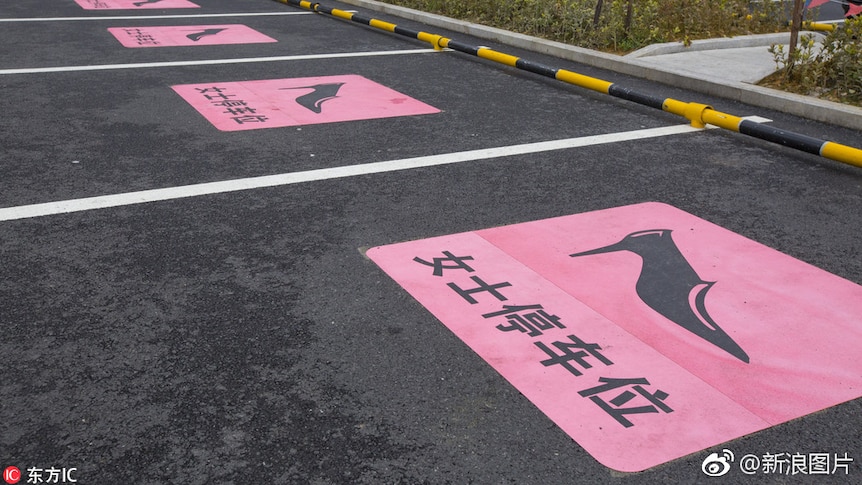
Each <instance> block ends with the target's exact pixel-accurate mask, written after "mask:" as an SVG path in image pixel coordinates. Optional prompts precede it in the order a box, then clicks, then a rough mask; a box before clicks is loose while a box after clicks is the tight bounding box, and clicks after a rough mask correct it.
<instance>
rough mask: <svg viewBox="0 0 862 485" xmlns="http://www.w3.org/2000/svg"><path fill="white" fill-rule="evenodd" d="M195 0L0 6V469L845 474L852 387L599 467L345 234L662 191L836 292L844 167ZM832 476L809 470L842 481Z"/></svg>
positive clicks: (298, 21) (380, 233)
mask: <svg viewBox="0 0 862 485" xmlns="http://www.w3.org/2000/svg"><path fill="white" fill-rule="evenodd" d="M93 1H95V0H93ZM97 3H98V2H97ZM194 3H196V4H198V5H199V7H200V8H182V9H170V8H165V7H164V6H162V7H161V8H132V9H127V10H87V9H83V8H82V7H81V6H80V5H78V4H77V3H76V2H74V1H72V0H61V1H56V0H39V1H31V2H26V3H9V4H3V6H2V7H0V42H2V43H3V45H5V46H6V48H4V49H2V50H0V89H2V91H3V92H4V94H5V95H6V96H5V98H6V103H5V104H4V114H3V117H2V118H0V146H2V150H0V249H2V254H3V257H2V261H0V275H2V278H0V324H2V328H3V331H4V338H3V339H0V355H2V357H0V366H2V369H3V370H2V374H0V375H2V377H3V379H2V384H0V389H2V391H0V399H2V402H3V406H2V410H0V421H2V423H3V424H2V428H0V429H2V430H3V431H2V433H0V467H3V468H5V467H7V466H17V467H18V468H20V469H21V471H22V473H23V474H24V475H23V476H24V478H25V479H26V478H27V477H28V475H27V474H28V473H30V472H28V469H31V468H39V469H42V470H47V469H49V468H52V467H53V468H59V469H67V470H69V469H72V468H74V469H75V471H74V477H75V478H76V479H77V480H78V483H570V482H577V483H580V482H581V481H583V482H594V483H595V482H624V483H645V482H649V483H659V482H667V481H676V482H680V483H688V482H696V481H699V480H701V479H703V477H704V474H703V473H704V472H703V471H702V469H701V465H702V463H703V461H704V459H705V458H706V457H707V455H708V452H712V451H721V450H723V449H725V448H728V449H732V450H733V451H734V452H735V453H736V454H737V455H739V456H742V455H746V454H752V455H755V456H760V457H762V456H765V455H767V454H777V453H787V454H805V455H806V456H808V455H810V454H824V455H827V456H830V457H831V460H832V463H833V464H836V463H839V462H838V461H836V460H838V458H836V457H841V456H847V457H850V458H852V459H853V461H852V464H851V465H849V468H848V469H849V472H850V473H853V474H859V473H862V470H860V469H859V466H858V465H859V463H860V460H862V446H860V436H859V431H858V430H859V424H860V418H859V416H860V409H859V407H860V400H858V399H856V400H851V401H849V402H846V403H843V404H840V405H838V406H835V407H830V408H828V409H826V410H823V411H821V412H818V413H816V414H811V415H808V416H805V417H803V418H801V419H797V420H793V421H790V422H786V423H783V424H780V425H778V426H775V427H770V428H768V429H765V430H763V431H759V432H757V433H755V434H751V435H748V436H745V437H742V438H739V439H735V440H733V441H731V442H730V443H726V444H721V443H718V444H716V446H715V447H713V448H711V449H709V450H706V451H703V452H700V453H695V454H692V455H688V456H685V457H682V458H678V459H675V460H672V461H670V462H669V463H666V464H662V465H660V466H657V467H651V468H650V469H648V470H647V471H644V472H641V473H635V474H622V473H618V472H616V471H612V470H611V469H609V468H607V467H605V466H603V465H602V464H600V463H599V462H598V461H596V460H595V459H594V458H593V457H592V456H591V454H590V453H589V452H588V451H585V449H584V448H582V447H581V446H579V445H578V443H576V442H575V441H573V440H572V437H571V436H570V435H568V434H567V433H566V432H564V431H563V430H562V429H561V428H559V427H558V426H557V425H556V424H554V422H552V421H551V419H549V418H548V417H546V415H545V414H544V413H543V412H542V411H540V410H539V409H538V408H537V407H535V406H534V405H533V404H532V403H531V402H530V401H529V400H528V399H527V398H526V397H525V396H524V395H522V394H521V393H520V392H519V390H518V389H516V387H513V385H511V384H510V383H509V381H507V380H506V379H504V378H503V377H501V376H500V375H499V374H498V373H497V371H495V369H494V367H493V364H491V365H489V363H486V362H485V360H483V358H482V357H481V356H479V355H477V354H476V353H474V352H473V351H472V350H471V349H470V348H469V347H468V346H466V345H465V344H464V343H463V342H462V341H461V340H460V339H459V338H458V337H457V336H456V335H454V334H453V333H451V332H450V331H449V330H448V329H447V328H446V327H445V326H444V325H442V324H441V323H440V322H439V321H438V320H437V319H436V318H435V316H434V315H432V314H431V313H429V311H428V310H426V309H425V308H424V307H423V306H422V305H420V304H419V303H417V302H416V301H415V300H413V299H412V298H411V296H410V295H409V294H407V293H406V292H405V291H404V290H403V289H402V288H401V287H400V286H399V284H398V283H396V281H394V280H393V279H390V278H389V276H387V274H386V273H384V272H383V271H382V270H381V269H380V268H379V267H378V266H377V265H376V264H375V263H374V262H372V261H371V260H370V259H368V258H367V257H366V255H365V251H366V250H367V249H368V248H370V247H373V246H385V245H389V244H392V243H398V242H402V241H414V240H419V239H423V238H429V237H433V236H442V235H448V234H455V233H463V232H469V231H477V230H481V229H487V228H494V227H499V226H504V225H509V224H519V223H525V222H529V221H537V220H542V219H547V218H551V217H558V216H567V215H572V214H580V213H585V212H589V211H596V210H603V209H609V208H615V207H620V206H626V205H629V204H639V203H644V202H661V203H663V204H667V205H671V206H673V207H676V208H679V209H682V210H683V211H686V212H688V213H690V214H693V215H694V216H696V217H698V218H701V219H704V220H707V221H710V222H711V223H714V224H716V225H718V226H721V227H722V228H725V229H727V230H729V231H732V232H734V233H737V234H740V235H742V236H744V237H746V238H749V239H751V240H753V241H756V242H757V243H760V244H763V245H765V246H768V247H770V248H773V249H775V250H777V251H780V252H781V253H784V254H787V255H789V256H791V257H793V258H796V259H799V260H801V261H803V262H805V263H808V264H811V265H813V266H815V267H817V268H820V269H821V270H824V271H826V272H829V273H832V274H834V275H837V276H839V277H841V278H843V279H845V280H846V281H847V284H849V285H856V284H858V283H860V282H862V260H860V258H859V254H860V243H859V240H858V230H857V228H858V227H860V224H862V216H860V213H859V211H857V210H855V209H854V208H855V207H858V205H859V203H860V201H862V178H860V172H859V170H858V169H855V168H852V167H848V166H844V165H840V164H837V163H832V162H829V161H826V160H824V159H820V158H817V157H814V156H810V155H806V154H803V153H799V152H797V151H794V150H790V149H786V148H783V147H780V146H777V145H774V144H768V143H765V142H760V141H756V140H751V139H746V138H745V137H742V136H741V135H736V134H732V133H728V132H722V131H721V130H716V129H710V130H696V129H693V128H691V127H689V126H686V123H685V121H684V120H682V119H680V118H677V117H674V116H672V115H669V114H666V113H663V112H661V111H655V110H650V109H648V108H645V107H642V106H639V105H635V104H633V103H629V102H626V101H622V100H619V99H613V98H610V97H607V96H602V95H599V94H595V93H591V92H586V91H583V90H580V89H578V88H576V87H572V86H566V85H561V84H560V83H556V82H554V81H551V80H548V79H544V78H539V77H537V76H534V75H532V74H529V73H525V72H520V71H516V70H514V69H509V68H506V67H501V66H498V65H494V64H489V63H487V62H485V61H482V60H478V59H475V58H470V57H466V56H464V55H462V54H459V53H456V52H450V51H435V50H433V49H430V48H428V46H427V44H422V43H419V42H412V41H409V40H406V39H404V38H400V37H396V36H393V35H390V34H386V33H382V32H378V31H373V30H370V29H366V28H362V27H360V26H357V25H351V24H349V23H347V22H343V21H339V20H335V19H331V18H326V17H325V16H322V15H315V14H308V13H305V12H303V11H302V10H299V9H295V8H292V7H288V6H284V5H281V4H278V3H276V2H272V1H264V0H242V1H227V0H209V1H207V0H198V1H196V2H194ZM331 3H332V5H333V6H336V7H339V8H343V9H346V10H349V9H351V8H352V7H350V6H346V5H342V4H338V3H337V2H331ZM150 7H152V5H150ZM250 14H253V15H250ZM180 16H182V17H180ZM73 18H76V19H73ZM78 18H80V19H78ZM37 19H38V20H37ZM395 21H396V22H398V23H399V24H403V25H407V26H411V27H416V24H412V23H410V22H407V21H398V20H397V19H396V20H395ZM236 25H241V26H243V28H242V29H241V32H239V33H237V34H236V36H235V37H232V39H234V40H230V41H228V40H225V41H224V42H225V43H216V42H214V39H215V38H216V37H218V36H219V35H224V36H226V34H227V33H230V32H232V30H231V29H235V28H236V29H238V28H237V27H233V26H236ZM156 27H159V28H161V27H165V28H167V27H171V29H161V30H152V29H153V28H156ZM109 29H119V30H115V31H114V32H115V33H118V34H117V35H120V36H121V37H122V36H126V37H127V38H128V39H130V42H137V43H141V44H148V43H149V44H153V43H158V46H155V45H153V46H152V47H150V48H137V47H130V46H125V45H124V44H123V43H122V42H121V40H120V38H118V37H117V36H116V35H115V33H112V31H110V30H109ZM148 29H149V30H148ZM220 29H221V30H220ZM169 33H170V35H173V37H170V35H169ZM441 33H443V32H441ZM160 36H165V37H160ZM261 36H265V37H261ZM453 37H456V36H453ZM457 37H458V38H463V36H457ZM170 39H174V40H170ZM243 39H245V40H243ZM467 40H469V39H467ZM200 41H205V42H207V44H205V45H204V44H199V43H198V42H200ZM273 41H274V42H273ZM172 42H176V43H179V44H181V45H176V46H173V45H164V44H166V43H167V44H170V43H172ZM233 42H236V43H233ZM243 42H253V43H243ZM474 43H476V44H485V42H480V41H475V42H474ZM506 50H507V51H508V52H513V53H515V54H517V55H524V56H525V57H529V58H532V59H537V60H539V61H542V62H545V63H547V64H550V65H565V66H566V67H567V68H570V69H572V70H574V71H577V72H581V73H585V74H588V75H594V76H597V77H600V78H605V79H613V80H614V81H617V80H619V81H621V82H623V83H624V84H626V85H631V86H634V87H637V88H638V89H642V90H646V91H648V92H651V93H656V94H660V95H666V96H673V97H675V98H678V99H685V100H692V101H694V100H697V101H701V102H705V103H710V104H713V105H715V106H716V107H717V108H719V109H721V110H723V111H726V112H731V113H734V114H737V115H740V116H747V115H758V116H762V117H765V118H768V119H771V120H774V121H773V123H776V125H780V126H782V127H785V128H787V129H789V130H792V131H796V132H800V133H805V134H808V135H810V136H815V137H822V138H827V139H831V140H835V141H838V142H841V143H846V144H848V145H851V146H857V147H858V146H862V136H860V135H859V133H858V132H854V131H852V130H847V129H841V128H837V127H833V126H830V125H825V124H820V123H813V122H809V121H806V120H804V119H799V118H795V117H792V116H789V115H784V114H781V113H777V112H769V111H766V110H762V109H758V108H752V107H749V106H745V105H744V104H740V103H736V102H732V101H728V100H722V99H709V98H706V97H704V96H701V95H697V94H694V93H689V92H685V91H682V90H679V89H676V88H674V87H672V86H663V85H658V84H653V83H649V82H646V81H642V80H638V79H632V78H621V77H620V76H619V75H614V74H611V73H607V72H603V71H601V70H599V69H595V68H588V67H584V66H577V65H572V64H571V63H565V62H563V61H560V60H556V59H552V58H547V57H544V56H540V55H537V54H531V53H526V52H517V51H514V50H513V49H506ZM534 244H535V248H536V251H539V252H541V251H544V250H545V249H543V248H544V246H543V242H542V241H539V240H537V241H535V242H534ZM572 252H574V249H573V250H572ZM779 304H780V303H779ZM752 324H754V323H753V322H752ZM816 324H817V323H816V322H812V325H816ZM774 338H776V339H779V340H782V341H783V340H786V339H788V338H791V336H788V335H775V336H774ZM820 351H822V352H828V351H829V350H828V349H820ZM845 370H846V369H845ZM855 378H856V379H858V376H855ZM848 385H849V386H858V382H850V383H848ZM716 419H726V420H734V419H736V418H735V417H734V416H719V417H716ZM844 462H846V460H845V461H844ZM844 462H841V463H844ZM832 471H834V473H829V474H823V475H821V476H815V477H811V476H805V477H804V478H805V479H815V480H813V482H812V483H833V482H834V483H840V482H842V481H844V480H846V479H847V477H846V476H845V475H844V474H843V473H844V472H843V469H842V468H841V467H839V468H837V469H836V470H832ZM806 475H807V474H806ZM45 476H47V475H45ZM732 478H733V481H734V482H735V483H740V482H745V481H750V482H752V483H767V482H770V480H771V479H773V478H775V474H772V475H770V474H764V473H761V472H758V473H755V474H752V475H745V474H743V473H741V472H740V471H738V470H736V472H735V473H734V475H733V476H732ZM800 478H802V477H800ZM24 481H26V480H22V482H24ZM69 482H71V481H69Z"/></svg>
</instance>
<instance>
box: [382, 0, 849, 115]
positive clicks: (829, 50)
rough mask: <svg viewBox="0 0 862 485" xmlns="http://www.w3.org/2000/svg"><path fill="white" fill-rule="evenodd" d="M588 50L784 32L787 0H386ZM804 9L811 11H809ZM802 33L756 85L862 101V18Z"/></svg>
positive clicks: (776, 53)
mask: <svg viewBox="0 0 862 485" xmlns="http://www.w3.org/2000/svg"><path fill="white" fill-rule="evenodd" d="M384 1H386V3H390V4H393V5H400V6H404V7H409V8H414V9H417V10H422V11H425V12H431V13H436V14H440V15H445V16H447V17H452V18H457V19H461V20H467V21H470V22H476V23H480V24H484V25H490V26H493V27H498V28H502V29H506V30H511V31H513V32H519V33H522V34H527V35H533V36H536V37H542V38H545V39H549V40H555V41H558V42H564V43H567V44H570V45H575V46H579V47H584V48H588V49H596V50H602V51H605V52H613V53H618V54H624V53H627V52H631V51H634V50H637V49H640V48H641V47H645V46H647V45H650V44H657V43H664V42H682V43H684V44H686V45H687V44H689V43H690V42H691V41H693V40H697V39H707V38H714V37H735V36H740V35H750V34H765V33H774V32H788V31H789V27H788V26H787V23H788V19H789V18H790V16H789V12H790V10H791V9H792V7H793V0H775V1H773V0H473V1H469V2H467V1H464V0H384ZM809 14H810V13H809ZM815 44H816V43H815V42H814V40H813V39H812V38H810V37H807V36H802V37H801V40H800V43H799V48H798V49H797V50H796V52H794V54H793V55H792V56H791V55H790V54H789V53H788V52H785V51H784V49H783V48H782V46H773V49H772V53H773V55H774V56H775V61H776V64H777V67H778V68H779V72H777V73H776V74H775V75H773V76H771V77H770V78H768V79H766V80H765V81H764V82H763V83H762V84H764V85H766V86H769V87H773V88H776V89H782V90H785V91H790V92H796V93H800V94H806V95H811V96H818V97H823V98H826V99H830V100H833V101H839V102H843V103H849V104H855V105H862V62H860V61H862V20H855V21H848V22H846V28H843V29H838V30H836V31H833V32H831V33H829V34H828V36H827V38H826V40H825V41H824V43H823V45H824V48H823V49H822V50H818V49H817V48H816V47H815Z"/></svg>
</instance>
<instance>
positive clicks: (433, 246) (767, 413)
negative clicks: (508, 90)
mask: <svg viewBox="0 0 862 485" xmlns="http://www.w3.org/2000/svg"><path fill="white" fill-rule="evenodd" d="M368 256H369V257H370V258H371V259H372V260H374V261H375V262H376V263H377V264H378V265H379V266H380V267H381V268H382V269H383V270H384V271H386V273H387V274H389V275H390V276H391V277H392V278H393V279H395V280H396V281H397V282H398V283H399V284H400V285H401V286H402V287H404V288H405V289H406V290H407V291H408V292H409V293H410V294H411V295H413V296H414V297H415V298H416V299H417V300H418V301H419V302H420V303H422V305H423V306H425V307H426V308H427V309H428V310H429V311H431V312H432V313H433V314H434V315H435V316H436V317H437V318H439V319H440V320H441V321H442V322H443V323H444V324H445V325H446V326H447V327H448V328H449V329H451V330H452V331H453V332H454V333H455V334H457V335H458V336H459V337H460V338H461V339H462V340H463V341H464V342H465V343H467V345H469V346H470V347H471V348H472V349H473V350H475V351H476V352H477V353H478V354H479V355H480V356H482V357H483V358H484V359H485V360H486V361H487V362H488V363H489V364H491V365H492V366H493V367H494V368H495V369H496V370H497V371H498V372H500V374H501V375H503V376H504V377H505V378H506V379H507V380H509V381H510V382H511V383H512V384H513V385H515V387H517V388H518V390H519V391H521V393H523V394H524V395H525V396H526V397H527V398H528V399H530V400H531V401H532V402H533V403H534V404H536V406H537V407H539V409H541V410H542V411H543V412H545V413H546V414H547V415H548V416H549V417H550V418H551V419H552V420H553V421H554V422H555V423H557V425H559V426H560V427H561V428H562V429H563V430H565V431H566V432H567V433H568V434H569V435H570V436H571V437H572V438H573V439H574V440H575V441H577V442H578V443H579V444H580V445H581V446H583V447H584V448H585V449H586V450H587V451H588V452H589V453H590V454H591V455H593V456H594V457H595V458H596V459H597V460H598V461H600V462H601V463H603V464H605V465H606V466H608V467H610V468H613V469H616V470H620V471H627V472H631V471H639V470H644V469H646V468H650V467H652V466H656V465H658V464H661V463H664V462H667V461H669V460H672V459H675V458H678V457H681V456H684V455H687V454H690V453H695V452H698V451H701V450H703V449H705V448H708V447H710V446H714V445H718V444H720V443H723V442H726V441H729V440H732V439H735V438H738V437H741V436H744V435H746V434H749V433H752V432H755V431H758V430H761V429H764V428H767V427H769V426H773V425H775V424H778V423H781V422H785V421H787V420H790V419H794V418H798V417H801V416H804V415H806V414H809V413H812V412H815V411H818V410H821V409H824V408H826V407H829V406H832V405H835V404H839V403H841V402H844V401H847V400H850V399H854V398H857V397H859V396H860V395H862V361H860V359H858V348H860V346H862V329H860V328H859V325H858V320H859V315H862V287H860V286H859V285H856V284H854V283H852V282H849V281H847V280H844V279H841V278H839V277H837V276H834V275H832V274H829V273H827V272H825V271H822V270H820V269H818V268H815V267H813V266H810V265H808V264H805V263H803V262H801V261H798V260H796V259H793V258H791V257H789V256H786V255H784V254H781V253H779V252H777V251H775V250H773V249H770V248H768V247H766V246H763V245H761V244H758V243H756V242H754V241H751V240H749V239H746V238H744V237H742V236H740V235H738V234H735V233H733V232H731V231H728V230H726V229H723V228H721V227H719V226H716V225H714V224H711V223H709V222H706V221H704V220H702V219H699V218H697V217H695V216H693V215H691V214H688V213H686V212H683V211H680V210H679V209H676V208H674V207H671V206H668V205H664V204H657V203H646V204H638V205H633V206H627V207H620V208H615V209H607V210H603V211H597V212H591V213H585V214H576V215H572V216H566V217H560V218H555V219H548V220H543V221H535V222H528V223H523V224H517V225H513V226H505V227H498V228H493V229H485V230H480V231H475V232H471V233H463V234H456V235H451V236H443V237H438V238H431V239H425V240H421V241H412V242H407V243H400V244H393V245H389V246H382V247H378V248H373V249H371V250H369V251H368ZM506 305H508V308H507V307H506ZM537 305H538V306H537ZM539 306H540V307H541V308H540V307H539ZM685 310H691V313H692V314H693V315H694V316H695V317H697V320H691V319H690V317H691V316H692V315H689V314H688V313H686V311H685ZM541 312H544V313H541ZM695 323H700V324H702V325H703V326H704V327H705V328H706V329H707V330H708V331H705V330H704V329H703V328H698V327H697V326H696V325H695ZM561 327H564V328H561ZM697 332H700V334H698V333H697ZM599 356H601V357H602V358H604V359H605V360H607V361H609V362H612V364H610V365H608V364H607V363H606V362H605V361H603V360H602V358H600V357H599ZM578 374H580V375H578ZM636 378H637V379H642V380H641V381H638V382H641V384H639V385H638V386H639V388H638V387H636V386H635V385H634V384H632V385H625V386H623V385H620V386H619V387H614V388H613V389H611V387H613V386H614V385H616V384H620V383H632V382H635V381H633V380H631V381H622V380H619V379H636ZM615 379H616V380H615ZM596 389H600V390H601V389H605V390H603V391H602V392H598V393H594V392H591V390H592V391H595V390H596ZM626 392H628V394H626ZM650 395H652V396H653V397H652V398H651V399H650V398H649V396H650ZM605 396H607V399H605ZM660 397H664V399H659V398H660ZM594 398H601V399H602V400H604V402H605V406H602V405H600V400H599V399H594ZM635 403H637V405H635ZM637 407H640V408H641V410H643V411H644V412H643V413H634V414H626V415H624V416H623V417H624V418H626V419H628V421H629V422H630V425H628V426H627V425H625V424H624V423H623V422H622V421H621V420H620V419H617V418H618V416H615V415H614V414H613V413H614V412H615V411H614V409H617V408H629V409H631V408H637ZM666 408H667V409H671V410H672V411H670V412H667V409H666Z"/></svg>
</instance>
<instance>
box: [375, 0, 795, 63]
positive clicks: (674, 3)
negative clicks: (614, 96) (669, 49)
mask: <svg viewBox="0 0 862 485" xmlns="http://www.w3.org/2000/svg"><path fill="white" fill-rule="evenodd" d="M386 3H390V4H393V5H401V6H404V7H409V8H414V9H417V10H422V11H425V12H431V13H437V14H441V15H445V16H447V17H453V18H457V19H461V20H467V21H471V22H476V23H481V24H484V25H490V26H493V27H499V28H503V29H506V30H511V31H514V32H520V33H522V34H528V35H533V36H536V37H543V38H546V39H550V40H555V41H559V42H565V43H567V44H571V45H576V46H579V47H585V48H588V49H598V50H603V51H608V52H617V53H624V52H630V51H633V50H636V49H639V48H641V47H644V46H647V45H650V44H656V43H662V42H684V43H688V42H690V41H692V40H695V39H705V38H711V37H732V36H737V35H747V34H761V33H769V32H781V31H786V30H787V19H788V17H787V14H786V13H785V12H786V11H787V9H788V8H789V6H791V5H792V3H793V1H792V0H779V1H770V0H763V1H756V0H755V1H751V0H473V1H469V2H466V1H464V0H386Z"/></svg>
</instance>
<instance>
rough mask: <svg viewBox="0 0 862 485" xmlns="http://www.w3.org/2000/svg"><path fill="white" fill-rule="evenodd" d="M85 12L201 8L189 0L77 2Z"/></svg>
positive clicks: (93, 0) (95, 0)
mask: <svg viewBox="0 0 862 485" xmlns="http://www.w3.org/2000/svg"><path fill="white" fill-rule="evenodd" d="M75 3H77V4H78V5H80V6H81V8H83V9H84V10H136V9H145V8H200V6H199V5H196V4H194V3H192V2H189V1H188V0H75Z"/></svg>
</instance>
